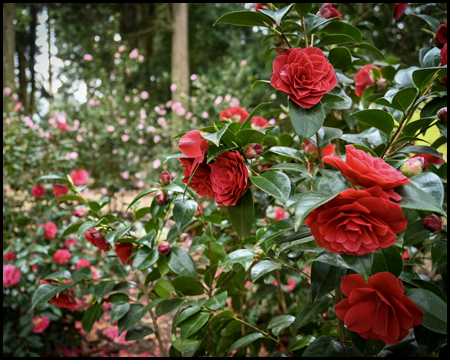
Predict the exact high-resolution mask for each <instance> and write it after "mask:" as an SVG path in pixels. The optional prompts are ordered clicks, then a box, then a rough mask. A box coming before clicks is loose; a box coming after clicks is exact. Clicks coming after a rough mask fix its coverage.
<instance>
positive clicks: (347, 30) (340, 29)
mask: <svg viewBox="0 0 450 360" xmlns="http://www.w3.org/2000/svg"><path fill="white" fill-rule="evenodd" d="M320 31H323V32H326V33H328V34H345V35H348V36H350V37H351V38H352V39H353V41H354V42H357V43H360V42H361V41H362V35H361V31H359V30H358V28H356V27H354V26H353V25H350V24H349V23H346V22H343V21H334V22H331V23H329V24H328V25H326V26H325V27H323V28H322V29H321V30H320Z"/></svg>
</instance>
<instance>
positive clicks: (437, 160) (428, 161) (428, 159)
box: [412, 154, 445, 170]
mask: <svg viewBox="0 0 450 360" xmlns="http://www.w3.org/2000/svg"><path fill="white" fill-rule="evenodd" d="M417 157H422V158H423V159H424V160H425V164H424V166H423V168H424V169H425V170H426V169H427V167H428V165H430V164H435V165H440V164H443V163H445V161H444V160H442V159H441V158H438V157H437V156H433V155H428V154H416V155H414V156H413V157H412V159H413V158H417Z"/></svg>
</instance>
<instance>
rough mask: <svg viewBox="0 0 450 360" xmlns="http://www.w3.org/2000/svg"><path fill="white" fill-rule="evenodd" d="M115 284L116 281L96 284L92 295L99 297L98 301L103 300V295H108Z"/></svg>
mask: <svg viewBox="0 0 450 360" xmlns="http://www.w3.org/2000/svg"><path fill="white" fill-rule="evenodd" d="M114 285H115V282H114V281H102V282H99V283H98V284H96V285H94V286H93V288H92V295H94V296H95V297H96V298H97V301H98V302H100V301H102V299H103V297H104V296H106V295H108V294H109V293H110V292H111V291H112V289H113V287H114Z"/></svg>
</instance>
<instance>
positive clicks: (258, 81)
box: [250, 35, 277, 90]
mask: <svg viewBox="0 0 450 360" xmlns="http://www.w3.org/2000/svg"><path fill="white" fill-rule="evenodd" d="M275 36H277V35H275ZM263 84H269V85H270V80H256V81H255V82H254V83H253V85H252V87H251V89H250V90H253V89H254V88H256V87H258V86H259V85H263Z"/></svg>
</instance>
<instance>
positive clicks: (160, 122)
mask: <svg viewBox="0 0 450 360" xmlns="http://www.w3.org/2000/svg"><path fill="white" fill-rule="evenodd" d="M157 123H158V125H159V126H162V127H163V128H164V129H167V122H166V119H164V118H158V121H157Z"/></svg>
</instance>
